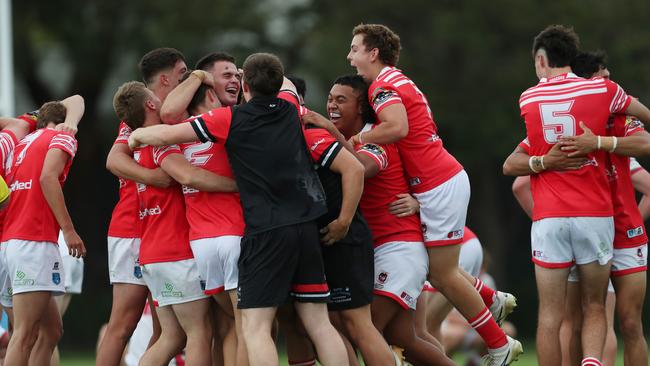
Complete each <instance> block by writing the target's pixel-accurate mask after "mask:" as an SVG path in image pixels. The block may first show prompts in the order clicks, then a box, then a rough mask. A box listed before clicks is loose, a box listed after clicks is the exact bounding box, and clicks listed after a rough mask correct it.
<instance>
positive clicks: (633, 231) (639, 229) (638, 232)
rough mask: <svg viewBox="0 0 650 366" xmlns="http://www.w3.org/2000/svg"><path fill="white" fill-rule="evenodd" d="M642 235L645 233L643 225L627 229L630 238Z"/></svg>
mask: <svg viewBox="0 0 650 366" xmlns="http://www.w3.org/2000/svg"><path fill="white" fill-rule="evenodd" d="M641 235H643V226H639V227H635V228H634V229H630V230H628V231H627V237H628V238H635V237H637V236H641ZM639 249H640V248H639Z"/></svg>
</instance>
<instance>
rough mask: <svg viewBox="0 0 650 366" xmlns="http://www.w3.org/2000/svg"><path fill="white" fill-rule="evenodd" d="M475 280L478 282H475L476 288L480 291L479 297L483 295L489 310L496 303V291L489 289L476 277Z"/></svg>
mask: <svg viewBox="0 0 650 366" xmlns="http://www.w3.org/2000/svg"><path fill="white" fill-rule="evenodd" d="M475 279H476V282H474V288H475V289H476V291H478V293H479V295H481V298H482V299H483V302H484V303H485V306H487V307H488V308H489V307H490V306H492V304H493V303H494V295H496V291H494V290H493V289H491V288H489V287H487V286H486V285H485V284H484V283H483V281H481V280H480V279H478V277H475Z"/></svg>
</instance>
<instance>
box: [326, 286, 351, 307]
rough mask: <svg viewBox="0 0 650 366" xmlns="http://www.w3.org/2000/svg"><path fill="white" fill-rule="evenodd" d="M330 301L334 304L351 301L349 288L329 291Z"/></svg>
mask: <svg viewBox="0 0 650 366" xmlns="http://www.w3.org/2000/svg"><path fill="white" fill-rule="evenodd" d="M330 301H331V302H333V303H335V304H340V303H343V302H350V301H352V293H351V292H350V288H349V287H337V288H333V289H331V290H330Z"/></svg>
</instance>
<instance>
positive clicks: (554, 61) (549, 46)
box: [533, 24, 580, 67]
mask: <svg viewBox="0 0 650 366" xmlns="http://www.w3.org/2000/svg"><path fill="white" fill-rule="evenodd" d="M579 47H580V38H579V37H578V35H577V34H576V32H575V31H574V30H573V28H571V27H565V26H563V25H557V24H555V25H549V26H548V27H546V28H545V29H544V30H543V31H541V32H540V33H539V34H538V35H537V36H536V37H535V40H534V41H533V57H535V54H536V53H537V51H539V50H540V49H544V51H546V57H547V58H548V66H550V67H565V66H570V65H571V61H573V59H574V58H575V57H576V56H577V55H578V49H579Z"/></svg>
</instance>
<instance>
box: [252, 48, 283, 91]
mask: <svg viewBox="0 0 650 366" xmlns="http://www.w3.org/2000/svg"><path fill="white" fill-rule="evenodd" d="M243 69H244V82H245V83H246V84H248V87H249V88H250V92H251V95H252V96H257V95H259V96H275V95H277V94H278V92H279V91H280V88H281V87H282V82H283V81H284V67H283V66H282V61H280V59H279V58H278V56H276V55H273V54H271V53H254V54H252V55H250V56H248V57H247V58H246V61H244V66H243Z"/></svg>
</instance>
